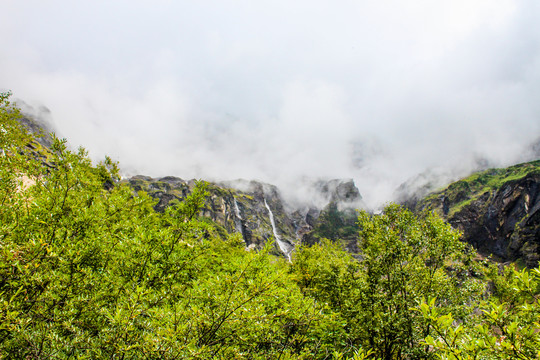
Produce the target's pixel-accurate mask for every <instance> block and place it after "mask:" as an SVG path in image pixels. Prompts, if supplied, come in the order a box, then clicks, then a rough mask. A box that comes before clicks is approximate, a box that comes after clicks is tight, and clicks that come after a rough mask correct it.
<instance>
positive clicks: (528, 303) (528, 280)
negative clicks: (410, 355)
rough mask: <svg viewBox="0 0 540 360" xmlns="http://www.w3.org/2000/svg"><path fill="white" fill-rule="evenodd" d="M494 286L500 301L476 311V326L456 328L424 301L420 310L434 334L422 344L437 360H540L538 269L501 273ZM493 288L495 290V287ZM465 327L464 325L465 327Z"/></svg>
mask: <svg viewBox="0 0 540 360" xmlns="http://www.w3.org/2000/svg"><path fill="white" fill-rule="evenodd" d="M509 276H510V281H509V282H507V281H504V280H503V279H502V278H499V279H497V281H496V284H498V286H503V287H504V289H499V290H502V291H499V294H500V295H501V297H499V298H492V299H489V300H488V301H485V302H483V303H482V304H481V305H480V306H479V309H480V311H478V313H477V315H476V316H475V319H474V320H475V321H474V322H470V323H469V324H460V325H457V324H456V321H455V319H454V316H453V315H452V313H444V312H443V311H442V310H441V309H440V308H438V307H437V306H436V305H435V303H436V301H435V299H434V298H431V299H429V300H428V301H427V302H422V303H421V304H420V306H419V307H418V311H419V312H420V313H421V314H422V315H423V317H424V318H425V319H426V320H428V321H429V324H430V326H431V327H432V328H433V330H434V335H433V336H427V337H426V338H425V339H424V342H425V344H426V345H427V346H429V348H430V351H432V352H433V353H434V354H435V355H436V357H437V358H439V359H453V360H454V359H455V360H469V359H538V358H540V350H539V349H540V333H539V329H540V323H539V319H540V301H539V297H538V295H539V288H540V270H539V269H538V268H537V269H534V270H532V271H528V270H522V271H517V270H515V269H513V268H510V267H509V268H507V270H505V274H504V278H508V277H509ZM496 286H497V285H496ZM467 325H468V326H467Z"/></svg>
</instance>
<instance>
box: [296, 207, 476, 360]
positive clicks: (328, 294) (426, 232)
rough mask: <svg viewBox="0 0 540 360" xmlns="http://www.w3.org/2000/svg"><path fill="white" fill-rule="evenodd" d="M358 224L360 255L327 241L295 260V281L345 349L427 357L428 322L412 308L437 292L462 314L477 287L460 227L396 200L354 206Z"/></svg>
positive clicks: (338, 346)
mask: <svg viewBox="0 0 540 360" xmlns="http://www.w3.org/2000/svg"><path fill="white" fill-rule="evenodd" d="M358 224H359V226H360V228H361V231H360V242H359V248H360V249H361V253H362V257H363V259H362V261H361V262H358V261H356V260H355V259H353V258H352V257H351V256H350V255H349V254H348V253H346V252H344V251H343V250H342V249H340V248H339V247H338V245H336V244H332V243H331V242H329V241H326V242H323V243H322V244H320V245H315V246H313V247H310V248H302V249H300V251H298V252H297V254H296V256H295V259H294V264H293V270H294V272H295V275H296V276H297V282H298V284H299V286H300V288H301V289H302V290H303V291H304V293H305V294H307V295H309V296H311V297H313V298H315V299H316V300H317V301H318V302H323V303H324V304H325V306H326V308H325V310H324V311H326V313H327V314H328V318H335V319H336V320H335V321H336V323H335V324H333V325H334V327H333V328H332V331H333V333H334V334H335V337H334V338H331V339H330V338H327V339H326V340H327V342H329V343H332V344H333V347H334V348H336V349H338V350H339V351H340V352H341V353H343V354H345V355H346V356H353V354H354V352H355V351H358V350H360V349H371V351H373V357H377V358H382V359H407V358H425V357H427V356H428V355H429V354H428V352H427V351H426V348H425V346H424V345H423V344H422V343H421V340H422V339H423V338H424V337H425V336H427V335H428V334H429V333H430V331H431V329H430V326H429V324H428V323H427V322H426V321H425V320H424V319H423V318H422V316H420V315H419V314H417V313H416V312H414V311H411V310H410V309H411V308H413V307H415V306H416V305H417V304H418V303H419V302H420V300H421V299H422V298H423V297H427V296H430V295H433V294H438V295H440V296H441V299H443V300H441V301H440V302H439V303H438V305H439V306H441V307H443V308H445V309H448V310H449V311H450V310H451V311H454V312H455V313H457V314H459V315H460V316H462V317H463V318H464V317H465V315H466V314H467V312H468V309H469V306H470V304H471V303H474V302H475V301H476V299H477V298H478V297H479V295H480V292H481V290H482V289H483V287H482V285H481V284H480V282H479V281H477V280H475V279H474V278H472V277H471V273H472V271H473V268H474V266H473V263H472V261H471V259H470V255H467V250H466V249H465V245H464V244H463V243H461V242H460V241H459V233H458V232H457V231H455V230H453V229H452V228H451V227H450V226H449V225H448V224H446V223H444V222H443V221H442V220H441V219H440V218H439V217H437V216H435V215H434V214H432V213H426V214H424V215H423V216H422V217H416V216H415V215H413V214H412V213H411V212H410V211H408V210H406V209H404V208H402V207H399V206H397V205H391V206H389V207H387V208H386V209H385V210H384V212H383V214H381V215H378V216H372V215H369V214H368V213H366V212H360V214H359V220H358ZM336 325H337V326H336ZM327 333H328V334H330V333H331V332H327Z"/></svg>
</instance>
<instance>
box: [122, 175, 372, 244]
mask: <svg viewBox="0 0 540 360" xmlns="http://www.w3.org/2000/svg"><path fill="white" fill-rule="evenodd" d="M125 181H127V182H128V183H129V184H130V185H131V186H132V187H133V189H134V190H135V191H145V192H147V193H148V194H149V195H150V196H152V197H153V198H155V199H157V201H158V202H157V203H156V205H155V207H154V208H155V209H156V210H157V211H164V210H165V208H166V207H167V206H170V205H172V204H174V203H175V202H179V201H182V200H183V199H184V198H185V197H186V196H187V195H189V194H190V193H191V191H192V190H193V187H194V186H195V182H194V181H193V180H190V181H186V180H183V179H180V178H177V177H173V176H167V177H163V178H158V179H154V178H151V177H148V176H143V175H137V176H133V177H131V178H129V179H127V180H125ZM314 186H315V188H316V189H317V192H318V196H319V197H323V198H325V199H327V200H326V201H327V206H328V204H333V205H334V206H338V205H339V206H340V207H343V208H351V207H352V206H354V205H358V204H359V203H360V202H361V199H362V197H361V195H360V192H359V191H358V189H357V188H356V186H355V185H354V182H353V181H352V180H330V181H317V182H315V185H314ZM208 192H209V193H210V195H209V196H208V198H207V199H206V203H205V206H204V208H203V209H202V211H201V215H202V216H204V217H207V218H209V219H211V220H212V221H213V222H214V223H215V224H216V225H217V226H220V227H222V228H223V229H224V230H225V231H226V232H228V233H239V234H241V236H242V238H243V239H244V242H245V244H246V247H247V248H249V249H252V248H254V249H261V248H262V247H264V246H265V244H266V243H267V242H268V241H269V240H271V239H274V240H276V236H275V235H276V234H277V236H278V238H279V242H280V243H279V244H275V245H276V246H275V253H276V254H281V255H287V254H288V253H290V251H291V250H292V249H294V247H295V246H296V244H298V243H300V242H302V241H306V240H307V239H308V238H309V234H310V233H311V232H312V231H313V229H314V228H315V227H316V226H317V224H319V223H320V219H319V218H320V216H321V214H323V215H324V214H325V211H327V210H326V207H327V206H325V207H323V208H316V207H314V206H296V207H295V206H291V205H290V204H287V203H286V202H285V200H284V199H283V197H282V195H281V192H280V191H279V189H278V188H277V187H275V186H273V185H270V184H265V183H262V182H258V181H246V180H237V181H229V182H221V183H209V186H208ZM270 212H271V213H272V216H273V219H274V223H273V224H272V221H271V217H270ZM275 243H277V241H276V242H275ZM284 249H286V250H285V251H284Z"/></svg>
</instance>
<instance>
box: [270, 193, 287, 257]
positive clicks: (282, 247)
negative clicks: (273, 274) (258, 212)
mask: <svg viewBox="0 0 540 360" xmlns="http://www.w3.org/2000/svg"><path fill="white" fill-rule="evenodd" d="M264 206H266V209H268V214H270V224H272V231H273V232H274V238H275V239H276V242H277V244H278V246H279V248H280V250H281V252H283V253H284V254H285V255H286V256H287V259H289V261H291V253H290V252H289V249H288V246H287V243H285V242H283V241H281V237H280V236H279V235H278V233H277V229H276V222H275V221H274V213H272V210H271V209H270V206H268V203H267V202H266V199H264Z"/></svg>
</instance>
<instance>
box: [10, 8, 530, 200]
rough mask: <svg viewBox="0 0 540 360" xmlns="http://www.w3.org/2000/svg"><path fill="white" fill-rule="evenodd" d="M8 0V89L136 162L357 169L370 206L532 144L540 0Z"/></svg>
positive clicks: (215, 169) (153, 170) (347, 173)
mask: <svg viewBox="0 0 540 360" xmlns="http://www.w3.org/2000/svg"><path fill="white" fill-rule="evenodd" d="M0 2H1V3H2V11H1V12H0V32H1V33H2V36H1V37H0V49H2V50H1V51H0V90H2V91H4V90H11V91H12V92H13V96H14V97H15V98H17V99H20V100H22V101H24V102H25V103H27V104H28V105H30V106H32V108H33V109H34V112H35V113H36V114H37V115H40V116H44V117H46V118H48V119H49V121H50V122H51V123H52V124H53V125H54V127H55V129H56V132H57V133H58V135H59V136H61V137H66V138H67V139H68V140H69V142H70V143H71V144H73V146H80V145H82V146H84V147H85V148H86V149H88V150H89V152H90V155H91V156H92V157H93V158H94V159H101V158H103V156H105V155H110V156H111V157H112V158H113V159H115V160H117V161H119V162H120V166H121V168H122V169H123V171H124V173H125V174H126V175H129V174H138V173H142V174H147V175H151V176H154V177H158V176H165V175H175V176H179V177H182V178H184V179H190V178H203V179H208V180H229V179H236V178H245V179H258V180H262V181H266V182H269V183H273V184H277V185H279V186H281V187H282V189H283V191H284V193H286V194H287V196H290V197H294V196H295V194H296V193H298V194H300V193H302V191H300V190H299V189H298V184H299V179H304V180H305V179H306V178H307V179H310V178H319V177H322V178H352V179H354V181H355V183H356V185H357V186H358V188H359V189H360V192H361V193H362V196H363V198H364V201H365V202H366V204H368V206H370V207H377V206H380V205H381V204H383V203H385V202H388V201H391V200H392V199H393V198H394V196H395V190H396V188H397V187H398V186H399V185H400V184H402V183H403V182H405V181H410V180H411V179H415V178H418V177H417V175H418V174H422V173H423V174H435V175H433V176H435V177H434V178H433V179H431V180H429V181H435V182H437V181H438V182H441V183H444V182H446V181H450V180H453V179H457V178H459V177H460V176H465V175H467V174H468V173H470V172H471V171H473V170H475V169H477V168H478V167H479V166H506V165H510V164H513V163H516V162H521V161H526V160H531V159H533V158H535V156H536V157H537V156H538V154H533V153H532V152H531V151H530V150H529V149H530V145H531V144H532V143H534V142H537V141H538V140H540V101H539V99H540V26H538V23H539V22H540V3H539V2H538V1H533V0H511V1H510V0H454V1H433V0H410V1H397V0H388V1H368V0H356V1H353V0H334V1H323V0H310V1H307V0H297V1H283V0H272V1H267V0H257V1H247V0H222V1H217V0H216V1H210V0H199V1H185V0H177V1H172V0H170V1H166V0H153V1H142V0H130V1H120V0H118V1H112V0H109V1H101V0H95V1H92V2H79V1H63V0H48V1H43V0H40V1H33V0H1V1H0ZM44 107H45V108H47V109H48V110H49V112H44V111H43V109H44ZM298 196H300V195H298Z"/></svg>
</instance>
